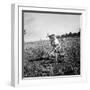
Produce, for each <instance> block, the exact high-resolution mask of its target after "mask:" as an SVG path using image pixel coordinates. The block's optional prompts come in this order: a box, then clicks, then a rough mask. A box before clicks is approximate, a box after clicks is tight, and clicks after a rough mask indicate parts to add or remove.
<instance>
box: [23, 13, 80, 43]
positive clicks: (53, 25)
mask: <svg viewBox="0 0 90 90" xmlns="http://www.w3.org/2000/svg"><path fill="white" fill-rule="evenodd" d="M79 28H80V15H72V14H51V13H32V12H24V30H25V31H26V34H25V35H24V41H25V42H30V41H38V40H46V39H48V38H47V33H48V34H55V35H62V34H65V33H69V32H78V31H79Z"/></svg>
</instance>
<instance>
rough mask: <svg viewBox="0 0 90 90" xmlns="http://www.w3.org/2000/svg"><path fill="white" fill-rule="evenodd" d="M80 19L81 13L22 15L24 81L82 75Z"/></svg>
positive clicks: (34, 13) (26, 12) (37, 12)
mask: <svg viewBox="0 0 90 90" xmlns="http://www.w3.org/2000/svg"><path fill="white" fill-rule="evenodd" d="M80 17H81V14H80V13H69V12H67V13H64V12H52V11H51V12H48V11H30V10H23V11H22V32H23V33H22V37H23V39H22V51H23V52H22V69H23V70H22V71H23V72H22V73H23V78H27V77H51V76H71V75H80V74H81V73H80V71H81V64H80V35H81V31H82V30H81V22H80V21H81V20H80Z"/></svg>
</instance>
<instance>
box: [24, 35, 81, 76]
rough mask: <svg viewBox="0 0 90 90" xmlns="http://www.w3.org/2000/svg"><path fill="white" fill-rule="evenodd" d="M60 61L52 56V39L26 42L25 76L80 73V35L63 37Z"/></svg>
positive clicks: (59, 54)
mask: <svg viewBox="0 0 90 90" xmlns="http://www.w3.org/2000/svg"><path fill="white" fill-rule="evenodd" d="M59 40H60V41H61V50H59V53H58V63H55V57H54V56H50V55H49V53H50V51H51V50H52V47H51V45H50V41H48V40H40V41H36V42H28V43H24V65H23V67H24V77H43V76H61V75H63V76H64V75H80V37H78V36H77V37H66V38H62V40H61V39H60V38H59Z"/></svg>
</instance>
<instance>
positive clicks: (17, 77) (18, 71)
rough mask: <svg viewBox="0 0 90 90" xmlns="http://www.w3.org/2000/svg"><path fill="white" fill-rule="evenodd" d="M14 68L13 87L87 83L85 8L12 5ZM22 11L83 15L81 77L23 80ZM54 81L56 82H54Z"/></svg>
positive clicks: (12, 71)
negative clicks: (84, 48) (84, 49)
mask: <svg viewBox="0 0 90 90" xmlns="http://www.w3.org/2000/svg"><path fill="white" fill-rule="evenodd" d="M11 10H12V17H11V18H12V22H11V25H12V28H11V29H12V36H11V38H12V40H11V43H12V55H11V56H12V66H11V84H12V86H32V85H48V84H56V83H57V84H60V83H70V82H71V83H72V82H85V81H87V61H86V60H84V52H83V47H84V46H83V43H84V41H83V40H82V39H83V38H84V32H85V29H86V27H85V26H86V14H87V11H86V9H83V8H66V7H65V8H50V7H48V8H47V7H33V6H29V5H22V4H19V5H18V4H15V5H14V4H13V5H12V9H11ZM22 10H37V11H54V12H67V13H68V12H71V13H82V15H81V30H82V31H81V75H75V76H73V75H72V76H58V77H56V76H55V77H43V78H41V77H40V78H36V77H34V78H28V79H22ZM52 80H54V82H52Z"/></svg>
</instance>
